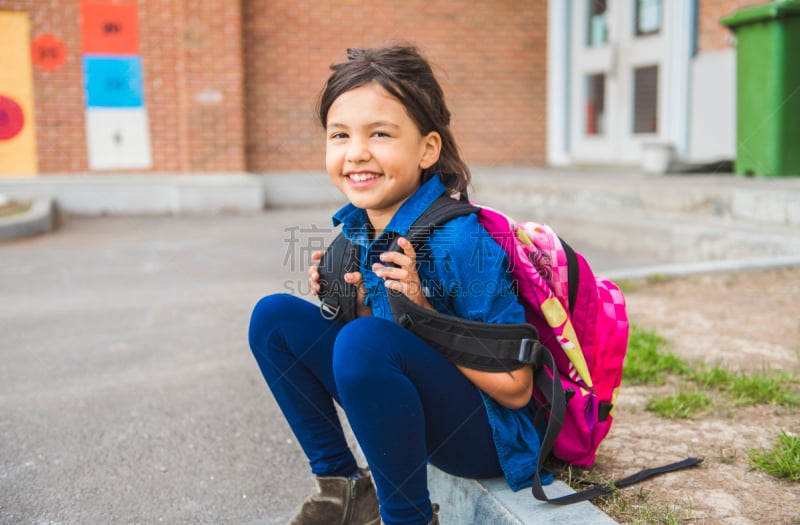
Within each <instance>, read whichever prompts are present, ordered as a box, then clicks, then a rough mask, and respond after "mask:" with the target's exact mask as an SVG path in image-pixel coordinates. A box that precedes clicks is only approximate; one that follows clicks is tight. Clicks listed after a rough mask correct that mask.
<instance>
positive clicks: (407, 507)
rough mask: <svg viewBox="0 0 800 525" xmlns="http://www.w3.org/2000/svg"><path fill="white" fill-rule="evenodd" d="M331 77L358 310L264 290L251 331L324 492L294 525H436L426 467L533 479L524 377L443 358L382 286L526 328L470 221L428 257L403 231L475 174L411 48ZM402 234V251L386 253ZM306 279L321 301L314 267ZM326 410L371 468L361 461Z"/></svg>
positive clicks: (328, 92)
mask: <svg viewBox="0 0 800 525" xmlns="http://www.w3.org/2000/svg"><path fill="white" fill-rule="evenodd" d="M332 70H333V73H332V75H331V76H330V78H329V79H328V81H327V84H326V85H325V87H324V89H323V92H322V94H321V96H320V100H319V108H318V109H319V118H320V122H321V124H322V127H323V129H324V130H325V134H326V141H327V142H326V167H327V171H328V176H329V177H330V179H331V181H332V182H333V184H334V185H336V187H337V188H338V189H339V190H340V191H341V192H342V193H344V195H345V196H347V198H348V200H349V204H348V205H346V206H345V207H344V208H342V209H341V210H339V211H338V212H337V213H336V214H335V215H334V217H333V222H334V224H335V225H338V224H341V225H342V227H343V234H344V235H345V236H346V237H347V238H348V239H349V240H350V241H351V242H352V243H353V244H355V245H356V246H358V249H359V250H360V255H361V257H360V261H361V267H360V271H356V272H351V273H347V274H345V275H344V279H345V281H346V282H348V283H350V284H353V285H355V286H357V288H358V290H359V293H358V317H357V318H356V319H355V320H353V321H350V322H347V323H345V322H342V321H340V320H339V321H330V320H326V319H325V318H323V317H322V316H321V315H320V311H319V308H318V306H317V305H315V304H312V303H310V302H307V301H305V300H303V299H299V298H296V297H293V296H289V295H271V296H268V297H265V298H263V299H261V300H260V301H259V303H258V304H257V305H256V307H255V310H254V312H253V316H252V319H251V323H250V333H249V339H250V347H251V348H252V350H253V354H254V355H255V358H256V360H257V362H258V365H259V367H260V369H261V372H262V374H263V375H264V378H265V379H266V381H267V383H268V385H269V387H270V389H271V390H272V393H273V395H274V396H275V399H276V400H277V402H278V404H279V405H280V407H281V410H282V411H283V414H284V415H285V417H286V419H287V421H288V423H289V425H290V427H291V429H292V431H293V432H294V434H295V436H296V438H297V440H298V442H299V443H300V445H301V447H302V449H303V452H304V453H305V455H306V456H307V458H308V461H309V463H310V466H311V472H312V473H313V474H314V475H315V476H316V479H317V484H318V488H319V491H318V493H316V494H314V495H312V496H311V497H309V498H308V499H307V500H306V501H305V503H304V504H303V505H302V507H301V508H300V510H299V512H298V514H297V515H296V516H295V517H294V518H293V519H292V520H291V521H290V524H292V525H331V524H352V525H366V524H375V525H377V524H379V523H385V524H388V525H398V524H408V525H412V524H414V525H416V524H420V525H427V524H429V523H430V524H438V523H439V521H438V517H437V516H436V513H435V508H436V505H433V504H432V503H431V501H430V499H429V495H428V489H427V472H426V464H427V463H429V462H430V463H431V464H432V465H435V466H436V467H438V468H439V469H441V470H443V471H445V472H448V473H450V474H453V475H456V476H462V477H469V478H487V477H495V476H505V478H506V479H507V480H508V482H509V484H510V485H511V487H512V488H513V489H514V490H517V489H519V488H520V487H522V486H525V485H526V484H530V480H531V478H532V477H533V474H534V469H535V467H536V458H537V453H538V436H537V435H536V432H535V430H534V429H533V425H532V422H531V417H530V410H529V407H528V405H529V404H531V403H532V401H531V395H532V391H533V383H532V370H531V368H530V367H529V366H521V367H520V368H518V369H516V370H512V371H509V372H482V371H478V370H474V369H470V368H463V367H460V366H456V365H454V364H452V363H451V362H450V361H448V360H447V359H446V358H445V357H443V356H442V355H441V354H440V353H438V352H437V351H436V350H435V349H434V348H432V347H431V346H429V345H428V344H427V343H425V342H424V341H423V340H421V339H420V338H418V337H417V336H415V335H414V334H412V333H411V332H409V331H407V330H406V329H404V328H402V327H401V326H399V325H398V324H396V323H395V322H394V321H393V320H392V314H391V311H390V308H389V302H388V295H387V290H395V291H399V292H401V293H403V294H404V295H405V296H406V297H408V298H409V299H410V300H412V301H413V302H415V303H416V304H418V305H420V306H423V307H425V308H429V309H433V310H437V311H439V312H443V313H446V314H449V315H455V316H458V317H461V318H465V319H471V320H476V321H483V322H489V323H524V322H525V315H524V312H523V309H522V307H521V306H520V304H519V303H518V302H517V298H516V295H515V294H514V293H513V289H512V283H511V281H510V279H509V277H508V275H507V273H506V270H507V266H508V262H507V258H506V256H505V254H504V253H503V251H502V249H501V248H500V246H499V245H498V244H497V243H495V242H494V241H493V240H492V239H491V237H490V236H489V234H488V232H486V230H485V229H484V228H483V227H482V226H481V225H480V224H479V223H478V220H477V218H476V216H475V214H471V215H466V216H463V217H459V218H456V219H453V220H451V221H449V222H447V223H446V224H445V225H444V226H441V227H439V228H437V229H436V230H435V231H434V232H433V233H432V234H431V236H430V238H429V239H428V242H427V245H426V250H424V253H422V251H421V252H420V253H419V254H418V253H415V249H414V247H413V246H412V245H411V243H410V242H409V241H408V240H406V239H405V237H404V236H406V235H408V231H409V228H410V226H411V225H412V224H413V223H414V221H415V219H417V218H418V217H419V216H420V215H421V214H422V212H423V211H424V210H425V209H426V208H427V207H428V206H429V205H430V204H431V203H432V202H433V201H434V200H436V199H437V198H438V197H440V196H441V195H443V194H445V193H449V194H455V193H458V192H460V191H463V190H465V189H466V187H467V186H468V184H469V180H470V173H469V169H468V168H467V166H466V164H465V163H464V161H463V160H462V159H461V158H460V156H459V152H458V148H457V147H456V144H455V141H454V139H453V135H452V133H451V131H450V128H449V124H450V112H449V111H448V109H447V106H446V105H445V101H444V95H443V93H442V89H441V87H440V86H439V84H438V82H437V80H436V78H435V76H434V74H433V72H432V70H431V68H430V66H429V64H428V63H427V62H426V61H425V60H424V59H423V58H422V57H421V56H420V54H419V53H418V52H417V51H416V50H415V49H414V48H410V47H388V48H378V49H367V50H354V49H351V50H348V60H347V61H346V62H343V63H340V64H336V65H334V66H332ZM398 238H399V240H398V244H399V246H400V247H401V248H402V250H403V251H402V253H400V252H396V251H393V252H389V251H387V247H388V246H389V243H390V241H392V240H393V239H398ZM321 256H322V254H321V253H315V254H314V255H313V256H312V257H313V259H315V260H316V261H319V259H320V258H321ZM309 283H310V286H311V292H312V294H314V295H316V294H317V293H318V291H319V289H320V282H319V268H318V265H317V264H314V265H312V266H311V268H310V269H309ZM487 284H489V285H491V286H484V285H487ZM483 290H487V291H486V292H483ZM432 291H436V293H432ZM334 402H336V403H338V404H339V405H340V406H341V407H342V408H343V410H344V412H345V414H346V415H347V419H348V421H349V423H350V426H351V427H352V429H353V432H354V434H355V437H356V439H357V440H358V443H359V445H360V447H361V449H362V451H363V453H364V456H365V457H366V459H367V462H368V463H369V469H360V468H359V467H358V465H357V464H356V460H355V458H354V456H353V454H352V453H351V451H350V449H349V448H348V445H347V442H346V438H345V435H344V434H343V431H342V426H341V423H340V421H339V419H338V417H337V412H336V409H335V406H334ZM373 477H374V485H375V487H377V495H376V492H375V490H374V488H373V480H372V478H373ZM379 509H380V515H379ZM381 519H382V521H381Z"/></svg>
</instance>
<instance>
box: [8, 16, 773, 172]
mask: <svg viewBox="0 0 800 525" xmlns="http://www.w3.org/2000/svg"><path fill="white" fill-rule="evenodd" d="M757 3H763V2H758V1H745V0H675V1H669V2H667V1H663V0H661V1H659V0H636V1H634V0H631V1H620V0H607V1H604V0H549V1H548V0H525V1H517V0H505V1H500V0H496V1H490V2H476V1H474V0H447V1H439V2H430V1H423V0H408V1H406V2H402V3H397V2H391V3H386V2H359V1H355V0H345V1H342V2H337V3H330V2H327V1H323V0H298V1H296V2H280V1H276V0H241V1H232V2H219V1H213V0H195V1H191V2H189V1H187V0H138V1H134V0H0V29H5V32H6V34H9V35H13V40H14V42H13V43H12V42H8V40H6V41H4V42H0V59H2V60H3V61H4V62H6V64H4V66H6V67H3V68H0V69H2V70H4V71H5V72H0V113H2V112H3V111H5V113H3V114H4V115H6V116H5V119H0V174H7V175H38V174H41V175H55V174H61V173H97V174H98V175H103V174H109V173H135V174H142V175H143V176H146V175H147V174H153V173H185V174H202V173H242V172H251V173H269V172H286V171H308V170H321V169H322V168H323V166H324V142H323V136H322V131H321V129H320V126H319V124H318V121H317V119H316V116H315V114H314V107H315V103H316V98H317V95H318V93H319V91H320V89H321V87H322V84H323V82H324V80H325V78H326V77H327V76H328V73H329V69H328V68H329V66H330V65H331V64H332V63H335V62H338V61H341V60H343V59H344V57H345V50H346V48H348V47H369V46H377V45H384V44H391V43H410V44H413V45H416V46H418V47H419V48H420V49H421V50H422V52H423V53H424V54H425V55H426V56H427V57H428V58H429V59H430V60H431V62H432V63H433V64H434V67H435V68H436V72H437V74H438V76H439V78H440V81H441V83H442V85H443V88H444V90H445V93H446V96H447V99H448V103H449V105H450V109H451V111H452V113H453V128H454V132H455V135H456V137H457V140H458V141H459V145H460V147H461V149H462V153H463V155H464V157H465V158H466V160H467V161H468V162H469V163H471V164H474V165H542V164H553V165H569V164H587V163H589V164H597V163H602V164H628V165H636V164H638V163H640V162H641V158H642V154H643V151H644V150H645V148H646V147H648V145H650V144H662V145H664V144H665V145H667V146H668V147H670V148H674V150H675V154H676V155H677V156H678V157H680V158H685V159H688V160H707V159H716V158H732V156H733V154H734V128H735V114H734V113H735V112H734V109H735V107H734V100H735V85H734V72H735V51H734V47H733V41H732V39H731V37H730V33H729V31H728V30H727V29H726V28H724V27H722V26H721V25H720V24H719V19H720V18H721V17H722V16H723V15H726V14H729V13H731V12H733V11H735V10H736V9H738V8H740V7H743V6H746V5H752V4H757ZM3 47H5V52H3V51H2V48H3ZM20 50H23V51H24V50H30V54H29V55H28V54H27V53H26V52H21V51H20ZM23 55H24V56H23ZM25 86H29V87H27V88H26V87H25ZM3 97H4V98H3ZM4 100H6V101H7V105H8V107H9V108H11V109H7V110H4V109H3V108H4V107H6V106H3V104H2V102H3V101H4ZM9 115H10V116H9ZM9 122H12V123H11V124H9ZM4 123H5V124H4ZM4 126H5V128H4ZM3 129H5V130H6V132H5V133H4V131H3ZM23 136H27V137H28V138H29V140H28V142H26V143H25V144H23V141H22V140H20V139H21V138H22V137H23ZM3 159H6V160H5V161H4V160H3ZM9 159H13V160H14V162H13V163H12V162H11V161H10V160H9Z"/></svg>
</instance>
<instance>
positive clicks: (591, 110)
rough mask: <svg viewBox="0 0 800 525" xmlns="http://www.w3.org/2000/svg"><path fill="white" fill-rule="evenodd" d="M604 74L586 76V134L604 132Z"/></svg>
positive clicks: (600, 133)
mask: <svg viewBox="0 0 800 525" xmlns="http://www.w3.org/2000/svg"><path fill="white" fill-rule="evenodd" d="M605 98H606V75H605V73H597V74H594V75H587V76H586V134H587V135H602V134H604V133H605V132H606V104H605Z"/></svg>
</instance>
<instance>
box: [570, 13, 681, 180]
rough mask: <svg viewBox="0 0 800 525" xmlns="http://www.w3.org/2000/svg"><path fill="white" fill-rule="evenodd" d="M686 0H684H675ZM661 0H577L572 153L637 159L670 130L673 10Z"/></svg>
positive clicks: (583, 157) (578, 159)
mask: <svg viewBox="0 0 800 525" xmlns="http://www.w3.org/2000/svg"><path fill="white" fill-rule="evenodd" d="M674 1H676V2H681V0H674ZM665 3H666V2H663V1H662V0H573V2H572V6H573V8H572V11H571V16H570V21H569V24H570V31H569V34H570V42H569V48H570V64H571V67H570V70H569V75H570V82H569V85H570V88H569V92H570V95H569V99H568V103H569V105H570V108H571V111H570V112H569V115H570V117H569V119H570V123H569V130H570V132H569V133H570V141H569V143H570V157H571V160H572V162H575V163H602V164H638V163H639V162H640V161H641V156H642V144H644V143H646V142H656V141H664V140H666V139H667V138H668V137H669V133H667V132H666V131H667V130H668V128H669V123H668V122H667V119H668V115H667V108H668V103H667V97H666V96H665V95H667V94H668V93H667V87H668V86H669V83H668V81H667V80H668V79H669V75H670V71H669V67H670V52H671V50H670V34H669V28H670V26H671V24H672V20H670V18H671V13H672V12H673V10H671V9H669V8H668V7H666V6H665V5H664V4H665Z"/></svg>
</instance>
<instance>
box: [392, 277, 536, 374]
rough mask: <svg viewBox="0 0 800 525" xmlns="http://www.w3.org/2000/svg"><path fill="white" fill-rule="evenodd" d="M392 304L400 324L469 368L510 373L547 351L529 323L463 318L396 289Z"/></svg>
mask: <svg viewBox="0 0 800 525" xmlns="http://www.w3.org/2000/svg"><path fill="white" fill-rule="evenodd" d="M389 307H390V308H391V310H392V316H393V317H394V320H395V322H396V323H397V324H399V325H400V326H402V327H404V328H406V329H408V330H409V331H411V332H412V333H414V334H416V335H417V336H418V337H419V338H421V339H422V340H424V341H425V342H426V343H428V344H429V345H431V346H433V347H434V348H435V349H436V350H438V351H439V353H441V354H443V355H444V356H445V357H447V358H448V359H449V360H450V361H453V362H454V363H456V364H459V365H461V366H465V367H467V368H474V369H476V370H483V371H486V372H508V371H511V370H516V369H517V368H519V367H521V366H522V365H524V364H531V363H533V362H534V359H535V356H536V355H538V353H539V352H541V351H542V349H544V350H545V351H547V349H546V348H545V347H544V345H542V344H541V343H540V342H539V332H538V331H537V330H536V328H535V327H534V326H533V325H530V324H527V323H518V324H492V323H482V322H479V321H470V320H467V319H461V318H459V317H455V316H452V315H446V314H442V313H439V312H436V311H434V310H428V309H426V308H423V307H421V306H419V305H417V304H415V303H414V302H412V301H411V300H410V299H409V298H408V297H406V296H405V295H403V294H402V293H400V292H396V291H389ZM548 353H549V351H548Z"/></svg>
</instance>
